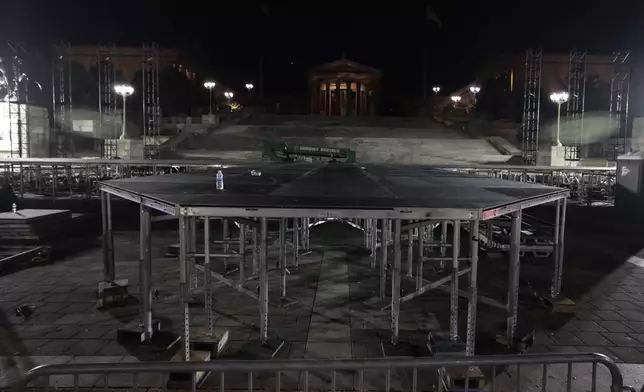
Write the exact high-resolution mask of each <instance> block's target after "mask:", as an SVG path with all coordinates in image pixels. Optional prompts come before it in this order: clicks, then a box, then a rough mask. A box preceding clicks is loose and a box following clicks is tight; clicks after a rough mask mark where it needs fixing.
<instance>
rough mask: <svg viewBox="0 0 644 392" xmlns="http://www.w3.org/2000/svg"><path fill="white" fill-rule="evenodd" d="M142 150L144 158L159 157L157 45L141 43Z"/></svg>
mask: <svg viewBox="0 0 644 392" xmlns="http://www.w3.org/2000/svg"><path fill="white" fill-rule="evenodd" d="M141 73H142V76H143V80H142V82H143V99H142V101H143V151H144V155H145V158H146V159H155V158H158V157H159V145H160V144H161V143H160V140H159V123H160V108H159V46H158V45H157V44H156V43H154V42H152V43H149V44H148V43H143V51H142V61H141Z"/></svg>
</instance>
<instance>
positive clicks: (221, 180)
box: [217, 170, 224, 191]
mask: <svg viewBox="0 0 644 392" xmlns="http://www.w3.org/2000/svg"><path fill="white" fill-rule="evenodd" d="M217 190H218V191H223V190H224V173H222V172H221V170H219V171H218V172H217Z"/></svg>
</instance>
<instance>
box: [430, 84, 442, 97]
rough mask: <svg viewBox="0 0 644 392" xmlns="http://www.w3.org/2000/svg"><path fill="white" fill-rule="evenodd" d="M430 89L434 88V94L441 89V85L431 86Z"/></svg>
mask: <svg viewBox="0 0 644 392" xmlns="http://www.w3.org/2000/svg"><path fill="white" fill-rule="evenodd" d="M432 90H434V95H438V92H439V91H441V87H440V86H434V87H432Z"/></svg>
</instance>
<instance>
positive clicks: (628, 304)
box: [610, 301, 642, 310]
mask: <svg viewBox="0 0 644 392" xmlns="http://www.w3.org/2000/svg"><path fill="white" fill-rule="evenodd" d="M610 302H611V303H612V304H613V305H615V306H617V308H619V309H624V310H641V309H642V307H641V306H639V305H637V304H636V303H635V302H634V301H610Z"/></svg>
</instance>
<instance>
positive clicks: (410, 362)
mask: <svg viewBox="0 0 644 392" xmlns="http://www.w3.org/2000/svg"><path fill="white" fill-rule="evenodd" d="M600 364H601V365H603V366H602V367H599V366H598V365H600ZM479 370H480V371H479ZM170 373H172V374H175V375H176V374H182V375H185V376H187V383H188V384H187V385H188V388H190V385H192V389H193V390H196V389H197V386H195V383H194V382H191V379H192V380H195V379H196V378H200V379H201V378H203V377H202V375H203V374H210V377H209V378H208V379H207V380H206V384H205V385H202V386H204V387H207V388H208V389H209V390H211V389H212V390H216V389H218V390H220V391H222V392H223V391H226V390H247V391H249V392H252V391H253V390H275V391H281V390H298V391H306V392H308V391H311V390H320V391H321V390H325V391H334V392H335V391H336V390H344V391H348V390H351V391H353V390H356V391H360V392H363V391H367V390H369V391H373V390H376V391H379V390H382V391H390V390H392V389H394V390H399V391H402V390H408V391H412V392H417V391H477V390H479V391H483V390H484V391H517V392H518V391H522V392H523V391H532V390H534V391H593V392H594V391H611V392H621V391H635V389H633V388H632V387H624V386H623V379H622V374H621V372H620V369H619V368H618V367H617V365H616V364H615V363H614V362H613V361H612V360H611V359H609V358H608V357H606V356H605V355H602V354H592V353H569V354H568V353H557V354H555V353H552V354H527V355H489V356H472V357H464V356H463V357H431V358H408V357H397V358H395V357H389V358H376V359H348V360H319V359H287V360H264V361H261V360H215V361H211V362H136V363H72V364H56V365H44V366H40V367H36V368H34V369H32V370H30V371H29V372H28V373H26V374H25V375H24V376H22V377H21V378H20V379H19V380H18V382H17V383H16V390H17V391H21V392H22V391H25V390H43V391H48V390H49V389H50V388H52V387H53V388H74V389H75V390H79V389H80V388H93V390H96V388H101V387H102V388H103V390H105V391H107V390H108V388H109V389H111V388H134V390H140V388H162V389H163V390H167V389H185V388H186V385H185V384H184V385H183V386H178V387H177V386H170V387H168V385H167V378H168V375H169V374H170ZM455 374H462V375H464V377H465V378H464V379H461V380H460V382H458V381H459V380H456V379H454V375H455ZM475 374H480V375H481V376H482V377H481V378H476V377H478V376H476V375H475ZM114 375H120V376H121V377H118V378H114ZM123 375H127V376H128V377H127V381H123V377H122V376H123ZM449 375H451V378H452V379H451V380H450V376H449ZM446 376H447V377H446ZM470 377H472V378H470ZM474 378H476V379H474ZM473 379H474V381H475V382H474V383H472V381H473ZM483 380H485V381H483Z"/></svg>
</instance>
